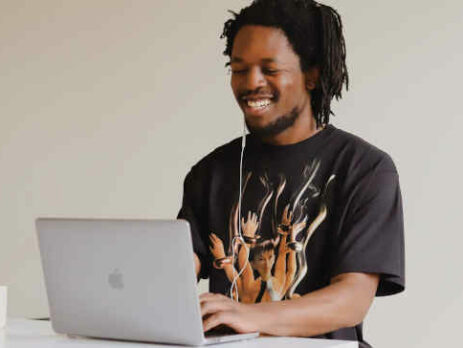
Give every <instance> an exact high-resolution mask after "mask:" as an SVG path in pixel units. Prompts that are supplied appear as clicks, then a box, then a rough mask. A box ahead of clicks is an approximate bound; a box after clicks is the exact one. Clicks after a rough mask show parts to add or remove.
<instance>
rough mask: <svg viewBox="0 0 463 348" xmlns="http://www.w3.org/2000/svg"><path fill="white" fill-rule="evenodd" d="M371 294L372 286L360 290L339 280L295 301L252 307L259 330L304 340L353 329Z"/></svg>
mask: <svg viewBox="0 0 463 348" xmlns="http://www.w3.org/2000/svg"><path fill="white" fill-rule="evenodd" d="M376 284H377V282H376ZM373 285H374V284H373ZM372 291H374V290H373V287H367V289H362V286H361V284H359V283H355V282H354V281H339V282H335V283H332V284H331V285H329V286H327V287H325V288H323V289H320V290H317V291H314V292H312V293H309V294H306V295H304V296H302V297H300V298H297V299H293V300H287V301H280V302H265V303H258V304H255V305H254V306H256V307H255V309H256V310H257V313H259V314H260V317H261V320H260V321H259V323H260V324H259V325H260V327H259V331H260V332H262V333H265V334H269V335H275V336H301V337H308V336H315V335H321V334H324V333H327V332H331V331H335V330H338V329H340V328H343V327H352V326H355V325H357V324H358V323H360V322H361V321H362V320H363V318H364V316H365V315H366V313H367V311H368V308H369V306H370V304H371V301H372V298H373V297H374V292H373V295H372Z"/></svg>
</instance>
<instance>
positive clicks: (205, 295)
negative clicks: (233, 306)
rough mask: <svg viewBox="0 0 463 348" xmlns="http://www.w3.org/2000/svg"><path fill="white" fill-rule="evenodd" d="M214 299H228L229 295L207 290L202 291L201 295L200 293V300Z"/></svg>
mask: <svg viewBox="0 0 463 348" xmlns="http://www.w3.org/2000/svg"><path fill="white" fill-rule="evenodd" d="M213 299H222V300H224V299H225V300H226V299H228V297H227V296H225V295H222V294H217V293H213V292H205V293H202V294H201V295H199V301H200V302H201V301H203V300H213Z"/></svg>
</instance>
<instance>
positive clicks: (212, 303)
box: [201, 300, 230, 317]
mask: <svg viewBox="0 0 463 348" xmlns="http://www.w3.org/2000/svg"><path fill="white" fill-rule="evenodd" d="M228 309H230V305H229V304H228V302H225V301H223V300H206V301H203V302H202V303H201V317H205V316H206V315H209V314H210V315H213V314H214V313H217V312H221V311H225V310H228Z"/></svg>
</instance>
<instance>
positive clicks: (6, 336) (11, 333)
mask: <svg viewBox="0 0 463 348" xmlns="http://www.w3.org/2000/svg"><path fill="white" fill-rule="evenodd" d="M32 347H33V348H59V347H66V348H68V347H69V348H73V347H85V348H91V347H98V348H106V347H108V348H109V347H120V348H144V347H166V348H174V347H183V348H184V347H185V346H173V345H161V344H148V343H137V342H123V341H114V340H100V339H91V338H84V337H73V338H71V337H69V336H66V335H59V334H56V333H55V332H54V331H53V330H52V328H51V325H50V322H49V321H42V320H30V319H13V318H8V320H7V324H6V327H5V328H3V329H0V348H32ZM206 347H208V348H209V347H210V348H212V347H220V348H237V347H245V348H248V347H252V348H260V347H262V348H280V347H291V348H299V347H300V348H302V347H303V348H332V347H336V348H358V343H357V342H352V341H335V340H322V339H310V338H295V337H259V338H256V339H253V340H249V341H240V342H234V343H225V344H218V345H211V346H206Z"/></svg>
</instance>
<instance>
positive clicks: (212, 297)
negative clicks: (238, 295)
mask: <svg viewBox="0 0 463 348" xmlns="http://www.w3.org/2000/svg"><path fill="white" fill-rule="evenodd" d="M199 301H200V304H201V316H202V318H203V328H204V331H205V332H206V331H209V330H210V329H213V328H215V327H217V326H219V325H226V326H228V327H230V328H232V329H233V330H235V331H236V332H237V333H250V332H258V331H259V326H258V325H259V323H262V321H263V320H265V319H264V318H263V316H262V314H261V313H260V311H259V310H258V307H257V306H256V305H255V304H245V303H239V302H236V301H233V300H232V299H230V298H229V297H227V296H224V295H222V294H213V293H205V294H201V295H200V296H199Z"/></svg>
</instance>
